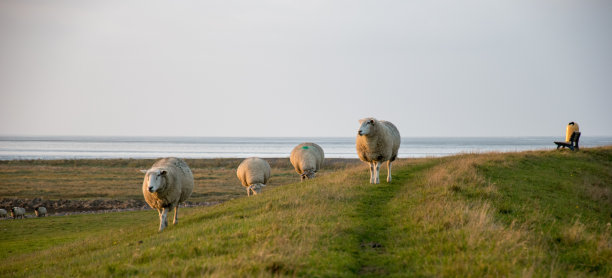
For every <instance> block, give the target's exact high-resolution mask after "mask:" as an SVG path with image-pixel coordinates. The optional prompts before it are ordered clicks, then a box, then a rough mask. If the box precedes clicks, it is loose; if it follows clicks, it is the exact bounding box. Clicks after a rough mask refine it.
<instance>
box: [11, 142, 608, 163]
mask: <svg viewBox="0 0 612 278" xmlns="http://www.w3.org/2000/svg"><path fill="white" fill-rule="evenodd" d="M555 140H557V141H558V140H562V138H554V137H516V138H484V137H479V138H439V137H436V138H402V144H401V147H400V150H399V157H400V158H411V157H436V156H447V155H453V154H458V153H478V152H493V151H495V152H516V151H524V150H545V149H553V148H555V145H554V144H553V143H552V142H553V141H555ZM302 142H315V143H317V144H319V145H321V147H323V149H324V150H325V157H329V158H332V157H333V158H357V154H356V152H355V138H353V137H343V138H248V137H204V138H195V137H0V160H17V159H74V158H76V159H86V158H158V157H167V156H176V157H182V158H230V157H233V158H242V157H249V156H259V157H289V153H290V152H291V150H292V149H293V147H294V146H295V145H297V144H299V143H302ZM604 145H612V137H588V136H583V137H581V138H580V146H581V147H594V146H604Z"/></svg>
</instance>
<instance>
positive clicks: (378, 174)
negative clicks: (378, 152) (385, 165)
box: [374, 161, 380, 184]
mask: <svg viewBox="0 0 612 278" xmlns="http://www.w3.org/2000/svg"><path fill="white" fill-rule="evenodd" d="M374 178H375V180H374V183H375V184H379V183H380V162H378V161H376V173H375V176H374Z"/></svg>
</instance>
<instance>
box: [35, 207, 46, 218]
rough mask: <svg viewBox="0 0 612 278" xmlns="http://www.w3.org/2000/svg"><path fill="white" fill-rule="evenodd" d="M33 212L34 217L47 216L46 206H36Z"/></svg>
mask: <svg viewBox="0 0 612 278" xmlns="http://www.w3.org/2000/svg"><path fill="white" fill-rule="evenodd" d="M34 213H35V214H36V217H43V216H47V208H45V207H36V208H35V209H34Z"/></svg>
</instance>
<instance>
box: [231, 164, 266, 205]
mask: <svg viewBox="0 0 612 278" xmlns="http://www.w3.org/2000/svg"><path fill="white" fill-rule="evenodd" d="M236 176H238V179H239V180H240V182H241V183H242V186H244V187H246V191H247V196H251V193H253V195H257V194H259V193H261V188H262V187H264V186H266V183H268V180H269V179H270V164H268V162H267V161H265V160H263V159H261V158H258V157H249V158H247V159H245V160H243V161H242V162H241V163H240V165H238V170H236Z"/></svg>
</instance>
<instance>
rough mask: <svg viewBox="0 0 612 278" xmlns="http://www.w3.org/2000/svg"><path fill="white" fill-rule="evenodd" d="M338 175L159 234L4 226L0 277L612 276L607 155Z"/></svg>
mask: <svg viewBox="0 0 612 278" xmlns="http://www.w3.org/2000/svg"><path fill="white" fill-rule="evenodd" d="M192 167H193V166H192ZM343 167H344V166H342V167H339V168H338V170H335V171H330V172H329V173H326V174H325V175H322V176H321V177H318V178H317V179H314V180H309V181H306V182H304V183H292V182H289V183H287V184H284V185H282V186H276V187H271V188H269V187H266V188H265V189H264V192H263V194H261V195H258V196H255V197H250V198H246V197H244V198H237V199H235V200H231V201H228V202H225V203H223V204H220V205H216V206H212V207H197V208H187V209H181V216H182V217H181V223H179V224H178V225H176V226H173V225H170V226H169V227H168V228H167V229H166V230H165V231H164V232H162V233H157V225H158V222H157V214H156V213H155V212H153V211H139V212H125V213H112V214H102V215H78V216H66V217H48V218H39V219H25V220H22V221H17V220H15V221H0V232H1V234H2V235H3V240H2V241H1V242H0V258H2V261H3V264H1V265H0V276H3V277H21V276H29V277H32V276H210V277H244V276H249V277H250V276H256V277H257V276H263V277H269V276H307V277H312V276H314V277H355V276H366V277H378V276H390V277H405V276H471V277H487V276H489V277H491V276H495V277H498V276H513V277H531V276H536V277H540V276H562V277H565V276H579V277H580V276H599V277H610V276H612V228H611V227H610V224H609V223H610V222H612V198H611V195H610V192H611V190H612V148H611V147H606V148H596V149H583V150H581V151H580V152H570V151H542V152H523V153H510V154H483V155H476V154H467V155H458V156H452V157H445V158H431V159H410V160H402V161H399V162H398V163H397V166H395V167H394V180H393V182H392V183H390V184H387V183H385V182H383V183H382V184H380V185H371V184H369V183H368V178H369V176H368V175H369V174H368V172H367V169H366V166H365V165H359V166H349V167H344V168H343ZM228 175H229V174H228ZM296 176H297V175H296ZM383 176H384V175H383ZM294 178H295V177H294ZM381 180H384V177H381ZM34 231H36V232H34ZM41 234H42V235H43V236H42V237H41ZM4 239H6V240H4ZM7 250H11V251H10V252H9V251H7Z"/></svg>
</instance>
